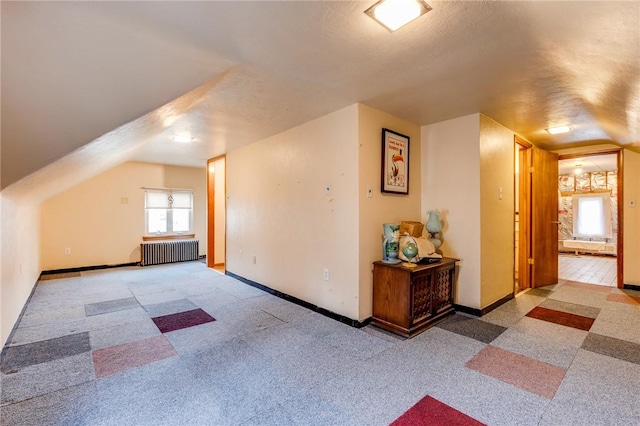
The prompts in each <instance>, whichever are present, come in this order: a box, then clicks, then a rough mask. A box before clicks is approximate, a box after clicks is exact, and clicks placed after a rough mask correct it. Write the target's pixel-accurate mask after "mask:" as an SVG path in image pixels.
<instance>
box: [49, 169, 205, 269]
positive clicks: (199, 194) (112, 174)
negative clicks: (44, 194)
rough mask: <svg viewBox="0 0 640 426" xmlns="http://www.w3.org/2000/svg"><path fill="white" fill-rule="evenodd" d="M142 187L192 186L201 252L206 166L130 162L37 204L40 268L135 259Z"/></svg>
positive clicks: (139, 237)
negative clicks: (40, 232) (40, 228)
mask: <svg viewBox="0 0 640 426" xmlns="http://www.w3.org/2000/svg"><path fill="white" fill-rule="evenodd" d="M142 187H151V188H181V189H193V190H194V215H193V217H194V231H195V234H196V238H198V239H199V240H200V241H201V242H200V254H205V253H206V232H205V229H206V173H205V168H192V167H176V166H164V165H159V164H149V163H137V162H129V163H124V164H122V165H120V166H117V167H114V168H113V169H110V170H108V171H106V172H104V173H102V174H100V175H98V176H95V177H93V178H91V179H88V180H86V181H84V182H82V183H81V184H79V185H76V186H74V187H72V188H70V189H68V190H66V191H63V192H61V193H60V194H58V195H56V196H54V197H51V198H49V199H48V200H46V201H45V202H43V203H42V208H41V209H42V234H41V246H40V247H41V251H40V252H41V258H42V265H41V267H42V270H55V269H66V268H74V267H83V266H96V265H117V264H122V263H131V262H139V261H140V243H141V241H142V236H143V235H144V231H145V228H144V220H145V215H144V190H143V189H142ZM65 248H70V249H71V254H69V255H65V252H64V250H65Z"/></svg>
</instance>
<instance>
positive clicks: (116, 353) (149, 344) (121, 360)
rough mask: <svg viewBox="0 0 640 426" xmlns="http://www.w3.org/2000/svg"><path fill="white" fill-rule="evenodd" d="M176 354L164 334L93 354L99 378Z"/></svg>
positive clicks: (99, 350)
mask: <svg viewBox="0 0 640 426" xmlns="http://www.w3.org/2000/svg"><path fill="white" fill-rule="evenodd" d="M176 355H178V354H177V353H176V351H175V349H173V346H171V343H169V341H168V340H167V339H166V337H164V336H155V337H152V338H150V339H145V340H139V341H137V342H131V343H125V344H122V345H117V346H111V347H108V348H104V349H98V350H97V351H94V352H93V353H92V354H91V356H92V358H93V368H94V370H95V372H96V377H98V378H100V377H105V376H109V375H111V374H115V373H119V372H120V371H124V370H128V369H130V368H134V367H139V366H141V365H145V364H150V363H152V362H155V361H160V360H161V359H165V358H170V357H172V356H176Z"/></svg>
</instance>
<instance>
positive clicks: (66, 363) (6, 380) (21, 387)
mask: <svg viewBox="0 0 640 426" xmlns="http://www.w3.org/2000/svg"><path fill="white" fill-rule="evenodd" d="M93 380H95V374H94V372H93V362H92V360H91V354H90V353H89V352H84V353H81V354H78V355H74V356H68V357H65V358H60V359H56V360H53V361H49V362H45V363H40V364H34V365H30V366H28V367H23V368H21V369H20V370H18V371H17V372H15V373H11V374H5V373H3V374H2V403H3V404H7V403H15V402H18V401H24V400H27V399H30V398H33V397H36V396H40V395H45V394H47V393H49V392H55V391H58V390H60V389H65V388H68V387H70V386H75V385H77V384H80V383H86V382H90V381H93Z"/></svg>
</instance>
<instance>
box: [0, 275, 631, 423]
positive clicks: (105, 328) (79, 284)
mask: <svg viewBox="0 0 640 426" xmlns="http://www.w3.org/2000/svg"><path fill="white" fill-rule="evenodd" d="M47 278H48V279H47V280H44V281H41V282H39V283H38V285H37V288H36V289H35V292H34V295H33V297H32V299H31V300H30V302H29V304H28V305H27V306H26V309H25V311H24V315H23V317H22V319H21V321H20V323H19V325H18V327H17V328H16V329H15V332H14V333H13V335H12V337H11V340H10V342H9V344H8V345H7V346H6V347H5V349H4V351H3V357H2V363H1V372H2V374H1V376H0V379H1V400H0V401H1V402H0V423H2V424H3V425H25V424H29V425H67V424H75V425H96V424H101V425H102V424H103V425H112V424H119V425H159V424H163V425H174V424H180V425H183V424H186V425H190V424H195V425H237V424H243V425H252V424H254V425H256V424H260V425H338V424H344V425H389V424H394V425H402V424H411V425H421V424H425V425H426V424H429V425H434V424H446V425H452V424H461V425H478V424H488V425H500V424H504V425H514V424H518V425H520V424H523V425H527V424H530V425H565V424H590V425H618V424H619V425H629V424H640V407H638V405H637V404H632V403H629V401H633V400H634V399H635V398H637V397H640V333H638V331H637V330H638V327H639V326H640V292H636V291H631V290H624V291H623V290H619V289H617V288H610V287H603V286H596V285H589V284H584V283H578V282H572V281H567V282H561V283H559V284H557V285H555V286H549V287H546V288H544V289H536V290H530V291H528V292H525V293H523V294H520V295H519V296H518V297H516V298H515V299H513V300H511V301H509V302H508V303H505V304H504V305H502V306H500V307H499V308H497V309H496V310H494V311H492V312H491V313H489V314H487V315H485V316H484V317H482V318H476V317H471V316H467V315H463V314H456V315H454V316H452V317H450V318H449V319H447V320H446V321H444V322H442V323H440V324H438V325H437V326H436V327H433V328H431V329H429V330H427V331H425V332H424V333H422V334H420V335H418V336H416V337H414V338H412V339H403V338H400V337H397V336H395V335H392V334H389V333H387V332H385V331H382V330H380V329H378V328H376V327H373V326H367V327H364V328H362V329H355V328H352V327H349V326H347V325H345V324H342V323H339V322H337V321H334V320H332V319H329V318H327V317H324V316H322V315H320V314H318V313H316V312H313V311H309V310H307V309H305V308H303V307H300V306H298V305H295V304H292V303H289V302H287V301H285V300H283V299H279V298H277V297H274V296H272V295H270V294H267V293H264V292H263V291H261V290H259V289H256V288H254V287H251V286H248V285H246V284H244V283H241V282H239V281H237V280H235V279H233V278H231V277H228V276H225V275H222V274H220V273H218V272H216V271H213V270H210V269H207V268H206V267H205V265H203V264H202V263H200V262H188V263H184V264H173V265H160V266H154V267H145V268H136V267H130V268H119V269H112V270H101V271H88V272H82V273H79V274H73V275H65V276H60V277H47Z"/></svg>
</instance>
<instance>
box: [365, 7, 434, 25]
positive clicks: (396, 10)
mask: <svg viewBox="0 0 640 426" xmlns="http://www.w3.org/2000/svg"><path fill="white" fill-rule="evenodd" d="M430 10H431V6H429V5H428V4H427V3H426V2H425V1H424V0H380V1H379V2H377V3H376V4H374V5H373V6H371V7H370V8H369V9H367V10H365V11H364V13H366V14H367V15H369V16H370V17H371V18H373V19H374V20H375V21H376V22H378V23H379V24H381V25H382V26H383V27H385V28H386V29H388V30H389V31H391V32H393V31H395V30H397V29H398V28H400V27H402V26H404V25H407V24H408V23H409V22H411V21H413V20H414V19H417V18H419V17H420V16H422V15H424V14H425V13H427V12H428V11H430Z"/></svg>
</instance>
